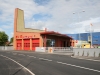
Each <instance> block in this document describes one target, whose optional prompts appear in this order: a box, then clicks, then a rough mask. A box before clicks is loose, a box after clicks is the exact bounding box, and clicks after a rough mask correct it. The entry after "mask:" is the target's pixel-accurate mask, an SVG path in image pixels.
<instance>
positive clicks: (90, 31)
mask: <svg viewBox="0 0 100 75" xmlns="http://www.w3.org/2000/svg"><path fill="white" fill-rule="evenodd" d="M91 26H92V24H90V36H91V47H92V30H91Z"/></svg>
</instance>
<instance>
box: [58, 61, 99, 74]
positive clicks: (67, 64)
mask: <svg viewBox="0 0 100 75" xmlns="http://www.w3.org/2000/svg"><path fill="white" fill-rule="evenodd" d="M57 63H59V64H64V65H69V66H73V67H77V68H82V69H86V70H90V71H95V72H100V71H99V70H95V69H91V68H86V67H81V66H77V65H72V64H68V63H63V62H59V61H57Z"/></svg>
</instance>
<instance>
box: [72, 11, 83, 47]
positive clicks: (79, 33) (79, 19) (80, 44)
mask: <svg viewBox="0 0 100 75" xmlns="http://www.w3.org/2000/svg"><path fill="white" fill-rule="evenodd" d="M81 12H85V10H83V11H81ZM81 12H78V13H77V14H78V21H79V22H80V13H81ZM73 14H75V12H73ZM79 30H80V31H81V29H79ZM80 31H79V44H80V48H81V33H80Z"/></svg>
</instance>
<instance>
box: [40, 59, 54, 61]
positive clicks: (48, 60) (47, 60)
mask: <svg viewBox="0 0 100 75" xmlns="http://www.w3.org/2000/svg"><path fill="white" fill-rule="evenodd" d="M39 59H42V60H46V61H52V60H50V59H45V58H39Z"/></svg>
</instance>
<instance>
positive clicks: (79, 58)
mask: <svg viewBox="0 0 100 75" xmlns="http://www.w3.org/2000/svg"><path fill="white" fill-rule="evenodd" d="M71 57H72V58H76V59H84V60H90V61H98V62H100V60H93V59H86V58H77V57H73V56H71Z"/></svg>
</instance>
